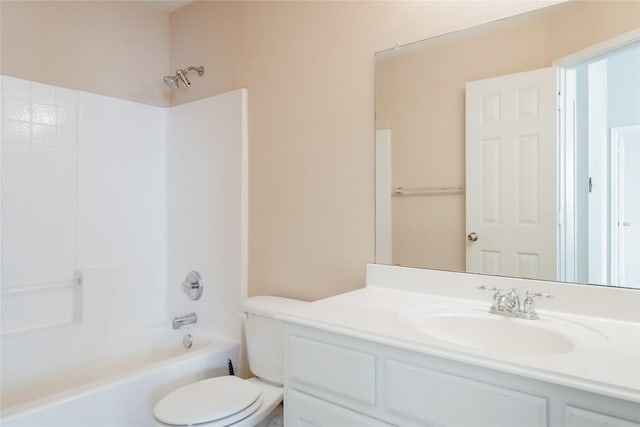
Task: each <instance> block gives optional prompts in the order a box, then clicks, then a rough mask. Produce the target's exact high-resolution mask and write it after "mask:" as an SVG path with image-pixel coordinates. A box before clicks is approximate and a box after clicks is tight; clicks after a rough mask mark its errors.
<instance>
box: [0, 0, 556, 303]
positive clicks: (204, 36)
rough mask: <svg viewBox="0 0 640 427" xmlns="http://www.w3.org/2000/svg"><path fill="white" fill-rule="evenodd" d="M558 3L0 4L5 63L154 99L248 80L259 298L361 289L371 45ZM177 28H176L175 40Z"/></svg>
mask: <svg viewBox="0 0 640 427" xmlns="http://www.w3.org/2000/svg"><path fill="white" fill-rule="evenodd" d="M549 3H553V1H546V2H544V1H507V2H504V1H495V2H487V1H482V2H477V1H468V2H465V1H429V2H422V1H416V2H397V1H381V2H370V1H361V2H331V1H326V2H313V1H300V2H270V1H256V2H217V1H216V2H208V1H199V2H195V3H193V4H191V5H188V6H186V7H185V8H183V9H180V10H178V11H176V12H174V13H172V14H170V17H169V21H170V22H169V24H168V26H169V29H168V30H167V15H166V14H165V13H164V12H160V11H156V10H154V9H149V8H148V7H147V6H146V5H144V4H141V3H135V2H95V1H88V2H81V1H77V2H54V1H43V2H23V1H18V2H11V1H2V3H1V9H0V13H1V15H2V17H1V19H2V21H1V23H2V29H1V31H2V32H1V38H2V42H1V43H2V45H1V47H2V56H1V59H2V64H0V66H1V70H2V73H4V74H8V75H12V76H16V77H21V78H26V79H31V80H36V81H41V82H44V83H49V84H55V85H60V86H65V87H70V88H74V89H81V90H86V91H91V92H95V93H99V94H105V95H110V96H115V97H119V98H124V99H130V100H135V101H140V102H146V103H150V104H155V105H167V104H168V103H169V100H168V98H167V96H168V93H167V92H166V90H165V89H164V87H163V86H162V82H161V77H162V76H163V75H165V74H168V73H170V72H173V71H175V69H177V68H179V67H184V66H186V65H204V66H205V68H206V71H205V76H203V77H202V78H198V77H196V76H194V78H193V85H192V86H191V88H189V89H188V90H184V89H183V90H181V91H180V92H174V94H173V96H174V99H173V100H172V101H171V103H173V104H179V103H183V102H188V101H191V100H195V99H199V98H203V97H207V96H210V95H214V94H217V93H221V92H224V91H227V90H230V89H234V88H237V87H247V88H248V89H249V114H250V117H249V125H250V134H249V140H250V195H249V197H250V208H249V209H250V230H249V233H250V254H249V255H250V259H249V280H250V283H249V289H250V293H251V294H254V295H255V294H263V293H264V294H273V295H285V296H290V297H296V298H302V299H308V300H312V299H317V298H321V297H325V296H328V295H332V294H336V293H339V292H344V291H348V290H351V289H354V288H358V287H361V286H362V285H363V283H364V271H365V270H364V269H365V263H367V262H372V261H373V260H374V234H373V233H374V226H373V224H374V218H373V213H374V188H373V135H374V65H375V62H374V53H375V52H376V51H380V50H383V49H387V48H389V47H391V46H394V45H396V44H399V45H401V44H404V43H408V42H412V41H415V40H419V39H423V38H426V37H431V36H434V35H438V34H442V33H446V32H450V31H453V30H457V29H460V28H465V27H469V26H472V25H475V24H478V23H482V22H487V21H490V20H494V19H498V18H502V17H505V16H509V15H512V14H515V13H519V12H523V11H526V10H530V9H534V8H537V7H541V6H543V5H545V4H549ZM169 34H170V36H169Z"/></svg>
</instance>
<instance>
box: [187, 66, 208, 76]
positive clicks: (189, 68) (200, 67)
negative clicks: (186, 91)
mask: <svg viewBox="0 0 640 427" xmlns="http://www.w3.org/2000/svg"><path fill="white" fill-rule="evenodd" d="M186 71H187V72H189V71H195V72H197V73H198V75H199V76H201V75H203V74H204V66H202V65H201V66H199V67H194V66H192V65H190V66H188V67H187V68H186Z"/></svg>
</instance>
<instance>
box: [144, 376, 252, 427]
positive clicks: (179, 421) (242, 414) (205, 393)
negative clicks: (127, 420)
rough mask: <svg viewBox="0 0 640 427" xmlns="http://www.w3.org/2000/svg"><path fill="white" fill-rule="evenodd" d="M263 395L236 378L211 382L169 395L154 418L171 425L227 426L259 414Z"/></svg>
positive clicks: (154, 411) (178, 390) (211, 380)
mask: <svg viewBox="0 0 640 427" xmlns="http://www.w3.org/2000/svg"><path fill="white" fill-rule="evenodd" d="M262 391H263V390H262V388H261V387H260V386H259V385H257V384H255V383H254V382H251V381H246V380H242V379H240V378H238V377H235V376H224V377H216V378H210V379H207V380H202V381H198V382H195V383H192V384H189V385H187V386H185V387H182V388H179V389H177V390H174V391H173V392H171V393H169V394H168V395H166V396H165V397H164V398H163V399H161V400H160V401H159V402H158V404H157V405H156V406H155V408H154V410H153V414H154V417H155V418H156V420H158V421H160V422H161V423H165V424H170V425H194V424H203V423H208V424H207V426H216V425H220V426H227V425H230V424H233V423H235V422H237V421H240V420H242V419H244V418H247V417H249V416H250V415H252V414H253V413H254V412H256V411H257V410H258V408H260V406H261V405H262V400H263V396H262V394H263V393H262Z"/></svg>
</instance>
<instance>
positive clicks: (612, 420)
mask: <svg viewBox="0 0 640 427" xmlns="http://www.w3.org/2000/svg"><path fill="white" fill-rule="evenodd" d="M564 425H565V427H640V424H638V423H634V422H632V421H627V420H623V419H621V418H616V417H612V416H610V415H605V414H600V413H598V412H593V411H587V410H586V409H580V408H574V407H573V406H566V407H565V408H564Z"/></svg>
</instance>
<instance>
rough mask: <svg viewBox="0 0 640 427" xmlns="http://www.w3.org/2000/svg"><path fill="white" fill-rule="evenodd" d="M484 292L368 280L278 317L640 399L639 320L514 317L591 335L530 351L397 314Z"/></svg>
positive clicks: (462, 302) (460, 302) (471, 303)
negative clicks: (568, 347) (465, 339)
mask: <svg viewBox="0 0 640 427" xmlns="http://www.w3.org/2000/svg"><path fill="white" fill-rule="evenodd" d="M486 297H487V298H486V302H484V301H483V302H479V301H478V300H471V299H463V298H459V297H456V298H452V297H447V296H442V295H433V294H429V293H427V292H414V291H406V290H399V289H388V288H384V287H375V286H371V287H367V288H363V289H359V290H356V291H352V292H348V293H346V294H342V295H338V296H335V297H331V298H327V299H323V300H320V301H316V302H313V303H309V304H303V305H301V306H297V307H295V308H292V309H290V310H287V311H285V312H282V313H280V314H278V315H277V317H278V318H279V319H281V320H284V321H287V322H290V323H295V324H300V325H304V326H310V327H313V328H317V329H320V330H325V331H329V332H334V333H339V334H343V335H346V336H351V337H354V338H359V339H364V340H369V341H373V342H377V343H380V344H385V345H390V346H393V347H398V348H401V349H405V350H410V351H416V352H419V353H423V354H428V355H432V356H437V357H443V358H446V359H450V360H455V361H458V362H464V363H469V364H472V365H476V366H480V367H485V368H491V369H496V370H499V371H503V372H507V373H511V374H516V375H521V376H524V377H528V378H532V379H537V380H541V381H546V382H550V383H554V384H559V385H563V386H568V387H572V388H577V389H580V390H584V391H589V392H593V393H598V394H602V395H607V396H611V397H615V398H619V399H625V400H629V401H634V402H640V324H639V323H637V322H632V321H623V320H615V319H614V320H612V319H605V318H598V317H590V316H582V315H576V314H563V313H560V312H551V311H544V310H540V309H539V308H538V313H539V314H540V319H539V320H519V321H522V322H554V321H560V322H561V323H562V322H565V323H563V324H578V325H580V327H581V328H585V330H588V331H590V332H589V333H590V334H591V335H592V336H595V337H596V339H593V340H586V341H580V340H578V341H576V345H575V348H574V349H573V350H572V351H569V352H565V353H558V354H547V353H544V352H541V353H538V354H532V353H518V352H496V351H490V350H478V349H470V348H468V347H463V346H457V345H454V344H451V343H448V342H445V341H440V340H438V339H434V338H432V337H431V336H429V335H426V334H423V333H421V332H419V331H417V330H415V329H414V328H411V327H409V326H408V325H407V323H406V322H403V321H402V320H401V319H400V318H399V316H400V314H401V313H406V311H407V310H411V309H415V308H429V307H439V306H440V307H441V306H448V307H456V306H466V307H475V308H478V307H484V309H486V310H488V309H489V306H490V302H491V301H490V300H491V298H490V295H489V294H487V295H486ZM566 322H569V323H566ZM534 324H535V323H534ZM540 325H543V324H540ZM569 329H571V328H569Z"/></svg>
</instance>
